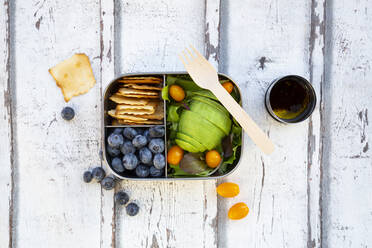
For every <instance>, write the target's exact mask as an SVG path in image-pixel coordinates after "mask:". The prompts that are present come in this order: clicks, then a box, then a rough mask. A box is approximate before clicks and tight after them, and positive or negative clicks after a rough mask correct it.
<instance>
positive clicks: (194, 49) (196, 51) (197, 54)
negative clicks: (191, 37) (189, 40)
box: [190, 44, 204, 58]
mask: <svg viewBox="0 0 372 248" xmlns="http://www.w3.org/2000/svg"><path fill="white" fill-rule="evenodd" d="M190 48H191V49H192V50H193V51H194V53H195V54H196V56H197V57H202V58H204V57H203V55H201V54H200V53H199V52H198V50H196V48H195V47H193V46H192V45H191V44H190Z"/></svg>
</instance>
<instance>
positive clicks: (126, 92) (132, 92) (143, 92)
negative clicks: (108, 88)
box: [118, 88, 159, 96]
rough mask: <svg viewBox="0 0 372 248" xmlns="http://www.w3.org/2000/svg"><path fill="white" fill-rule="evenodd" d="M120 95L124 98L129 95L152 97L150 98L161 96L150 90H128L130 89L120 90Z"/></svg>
mask: <svg viewBox="0 0 372 248" xmlns="http://www.w3.org/2000/svg"><path fill="white" fill-rule="evenodd" d="M118 93H119V94H120V95H123V96H127V95H128V96H129V95H150V96H157V95H159V93H158V92H156V91H150V90H138V89H128V88H120V89H119V91H118Z"/></svg>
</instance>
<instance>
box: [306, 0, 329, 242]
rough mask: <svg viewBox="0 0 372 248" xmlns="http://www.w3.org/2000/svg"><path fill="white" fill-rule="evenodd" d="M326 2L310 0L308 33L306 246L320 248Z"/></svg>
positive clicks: (323, 0)
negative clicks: (310, 91) (310, 104)
mask: <svg viewBox="0 0 372 248" xmlns="http://www.w3.org/2000/svg"><path fill="white" fill-rule="evenodd" d="M325 18H326V1H325V0H312V1H311V19H310V22H311V23H310V36H309V48H308V50H309V62H308V64H309V80H310V82H311V83H312V85H313V87H314V89H315V92H316V95H317V98H318V99H317V105H316V107H315V109H314V112H313V114H312V116H310V118H309V122H308V123H309V125H308V131H307V134H308V140H307V142H308V143H307V144H308V147H307V154H308V155H307V247H308V248H314V247H321V242H322V207H323V195H322V194H323V136H322V133H323V129H324V120H323V119H324V98H323V88H324V77H325V63H324V57H325V25H326V24H325V22H326V20H325Z"/></svg>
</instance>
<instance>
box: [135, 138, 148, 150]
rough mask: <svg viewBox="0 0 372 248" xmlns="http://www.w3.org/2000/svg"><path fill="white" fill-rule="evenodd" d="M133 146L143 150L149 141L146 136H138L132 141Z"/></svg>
mask: <svg viewBox="0 0 372 248" xmlns="http://www.w3.org/2000/svg"><path fill="white" fill-rule="evenodd" d="M132 144H133V146H134V147H136V148H141V147H144V146H145V145H146V144H147V139H146V137H145V136H143V135H137V136H136V137H134V139H133V140H132Z"/></svg>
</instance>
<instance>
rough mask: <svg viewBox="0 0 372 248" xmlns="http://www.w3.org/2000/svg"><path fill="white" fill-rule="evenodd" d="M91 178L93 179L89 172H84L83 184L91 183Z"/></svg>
mask: <svg viewBox="0 0 372 248" xmlns="http://www.w3.org/2000/svg"><path fill="white" fill-rule="evenodd" d="M92 178H93V175H92V172H90V171H86V172H84V175H83V179H84V182H86V183H90V182H91V181H92Z"/></svg>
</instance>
